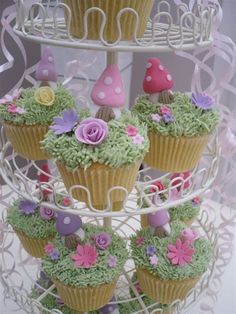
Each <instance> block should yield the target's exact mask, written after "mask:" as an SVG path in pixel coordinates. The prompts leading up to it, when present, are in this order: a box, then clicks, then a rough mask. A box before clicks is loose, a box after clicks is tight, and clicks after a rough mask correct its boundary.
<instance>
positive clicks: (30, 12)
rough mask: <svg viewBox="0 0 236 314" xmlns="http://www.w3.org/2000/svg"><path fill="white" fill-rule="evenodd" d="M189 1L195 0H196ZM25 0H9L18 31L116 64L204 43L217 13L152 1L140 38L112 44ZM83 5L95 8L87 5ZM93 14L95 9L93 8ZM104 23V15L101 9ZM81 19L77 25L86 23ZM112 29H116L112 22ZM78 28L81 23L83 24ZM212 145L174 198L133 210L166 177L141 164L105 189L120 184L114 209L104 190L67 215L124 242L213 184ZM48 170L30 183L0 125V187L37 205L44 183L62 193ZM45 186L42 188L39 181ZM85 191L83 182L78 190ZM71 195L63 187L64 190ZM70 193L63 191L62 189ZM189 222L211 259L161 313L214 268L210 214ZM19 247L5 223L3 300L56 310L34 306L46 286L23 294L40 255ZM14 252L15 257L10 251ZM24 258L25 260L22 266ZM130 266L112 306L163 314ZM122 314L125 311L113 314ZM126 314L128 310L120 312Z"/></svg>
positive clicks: (175, 309)
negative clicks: (97, 199)
mask: <svg viewBox="0 0 236 314" xmlns="http://www.w3.org/2000/svg"><path fill="white" fill-rule="evenodd" d="M196 2H197V1H196ZM27 3H28V1H24V0H18V1H17V19H16V25H15V27H14V30H15V32H16V33H17V35H18V36H20V37H23V38H26V39H29V40H32V41H35V42H39V43H43V44H49V45H57V46H61V47H63V48H66V47H71V48H78V49H92V50H103V51H106V53H107V64H111V63H116V62H117V60H118V52H120V51H129V52H155V53H157V52H163V51H175V50H189V49H194V48H198V47H207V46H209V45H211V43H212V41H213V38H212V32H213V25H214V17H215V14H216V12H217V7H204V6H201V5H196V6H194V8H193V10H192V11H189V8H188V6H187V5H179V6H176V5H175V4H173V1H157V3H156V4H155V5H156V13H155V15H154V16H153V18H152V20H151V19H150V20H149V22H148V27H147V30H146V32H145V33H144V35H143V37H142V38H137V36H136V32H134V35H133V40H132V41H128V42H127V41H126V42H125V41H121V40H120V39H121V34H120V36H119V38H118V39H117V41H116V42H112V43H111V42H107V41H106V40H105V39H104V38H103V36H102V32H101V33H100V35H101V36H100V40H97V41H91V40H87V39H86V37H87V34H86V31H85V34H84V37H83V38H81V39H78V38H74V37H73V36H72V35H71V34H70V28H69V27H68V26H67V25H66V23H65V19H64V17H63V12H67V15H68V16H69V17H70V16H71V11H70V9H69V7H67V6H66V5H65V4H62V3H60V1H50V0H49V1H42V3H41V2H40V3H35V4H33V5H32V4H31V5H30V6H29V5H28V4H27ZM91 10H95V9H94V8H93V9H91ZM100 11H101V10H100ZM126 11H129V12H132V14H134V15H135V18H136V22H137V23H138V21H139V16H138V14H137V13H136V12H135V11H134V10H132V9H127V8H126V9H123V11H122V12H120V14H124V13H125V12H126ZM101 14H102V16H103V18H104V21H105V19H106V16H105V14H104V12H101ZM86 16H87V14H86V15H85V20H84V23H85V25H86ZM117 21H118V22H117V23H118V28H119V29H120V27H119V19H118V20H117ZM85 29H86V28H85ZM219 156H220V149H219V145H218V142H217V137H216V136H215V138H214V139H213V140H212V142H211V143H210V144H209V146H208V148H207V150H206V152H205V154H204V156H203V158H202V160H201V161H200V163H199V164H198V165H197V167H196V168H195V169H194V170H193V171H192V173H191V177H190V178H188V180H189V181H190V187H189V189H188V190H184V189H183V186H184V183H185V180H186V179H183V178H182V177H181V178H179V180H180V181H181V186H182V188H181V197H180V198H179V199H178V200H176V199H172V198H171V197H169V198H168V199H167V201H165V203H162V204H160V206H159V207H158V206H155V207H154V206H153V205H152V204H151V203H150V202H149V203H150V207H148V208H140V205H138V204H139V202H138V201H139V200H140V197H143V198H146V201H147V202H148V201H149V197H150V196H151V194H145V193H144V189H146V188H147V187H150V186H151V185H152V184H153V182H155V181H157V180H162V179H164V178H166V177H168V176H169V174H164V175H163V176H160V175H159V176H157V175H153V171H152V169H150V168H147V167H144V169H143V170H141V171H140V172H139V176H138V178H137V182H136V185H135V188H134V190H133V191H132V193H131V194H129V195H128V193H127V191H125V190H124V188H122V187H118V186H116V187H113V188H112V189H111V190H110V191H109V192H111V191H112V190H114V189H122V190H123V191H124V193H126V195H127V197H126V199H125V201H124V204H123V209H122V210H121V211H115V212H114V211H111V210H110V208H109V192H108V195H107V199H108V207H107V209H105V210H96V209H95V208H92V205H91V206H90V207H91V208H90V209H88V207H86V205H85V204H83V203H80V202H78V201H75V200H73V199H72V197H71V195H70V197H71V201H72V205H71V207H70V209H68V210H69V211H70V212H71V213H73V214H79V215H80V216H81V217H82V219H83V220H84V222H87V221H92V222H94V223H97V224H101V225H102V224H103V225H105V226H111V227H112V228H113V229H114V230H115V231H116V232H117V233H118V234H119V235H121V236H122V237H123V238H125V239H126V240H127V245H129V241H128V239H129V236H130V235H131V234H132V233H134V232H135V230H137V229H138V228H140V215H143V214H148V213H151V212H154V211H157V210H158V208H170V207H174V206H177V205H179V204H181V203H183V202H186V201H188V200H191V199H193V198H194V197H195V196H199V195H200V194H202V193H203V192H205V191H206V190H207V189H209V187H210V186H211V185H212V183H213V182H214V179H215V178H216V175H217V171H218V167H219ZM49 165H50V168H51V173H52V175H51V178H50V181H49V182H48V183H47V184H43V185H42V186H40V185H38V183H37V182H36V181H35V180H32V179H31V177H30V176H29V174H30V173H32V170H33V171H42V170H41V169H40V168H39V167H38V165H37V164H36V163H35V162H34V161H31V160H27V161H25V164H24V165H23V166H22V163H21V166H20V163H19V156H18V155H17V153H15V152H14V151H13V152H11V144H10V143H9V142H8V141H7V139H6V137H5V134H4V130H1V141H0V175H1V176H2V177H3V179H4V180H5V182H6V183H7V185H8V186H9V187H10V188H11V189H12V190H13V191H14V192H15V193H17V194H19V195H20V196H21V197H23V198H25V199H28V200H33V201H36V202H41V196H42V193H41V191H42V189H45V188H48V189H50V190H52V192H53V195H54V196H55V195H56V193H60V194H63V193H65V188H64V185H63V182H62V180H61V178H60V177H59V176H58V173H57V171H56V168H55V167H54V166H53V163H52V162H51V161H50V162H49ZM171 183H173V182H170V185H169V187H168V188H167V192H168V194H169V196H170V195H171V187H172V184H171ZM45 185H46V186H45ZM78 188H82V189H84V190H86V191H87V193H88V195H90V191H88V190H87V189H86V188H85V187H78ZM70 192H71V191H70ZM69 194H70V193H69ZM42 206H47V207H49V208H52V209H54V210H62V208H61V207H60V205H59V204H57V203H56V197H55V203H54V204H52V203H46V202H42ZM196 227H198V228H199V230H200V232H201V233H202V234H205V236H206V237H207V238H208V239H209V240H210V241H211V243H212V246H213V247H214V252H215V253H214V260H213V262H212V263H211V265H209V269H208V271H207V272H206V273H205V274H204V275H203V277H202V278H201V280H200V282H199V283H198V284H197V286H196V287H195V288H194V289H193V290H192V291H190V293H189V295H188V297H187V298H186V299H185V300H182V301H180V300H176V301H175V302H173V304H171V305H169V308H168V309H165V313H184V312H187V311H189V309H190V308H191V307H192V306H193V305H194V304H195V303H196V302H197V301H198V300H199V298H200V297H201V296H203V295H204V294H205V293H206V291H207V290H208V289H209V285H210V283H211V280H212V277H213V274H214V270H215V265H216V261H217V236H216V232H215V229H214V225H213V224H212V223H211V219H210V216H209V214H208V212H207V211H205V210H203V211H202V212H201V214H200V217H199V219H198V221H197V222H196ZM19 247H20V244H19V242H18V240H17V237H16V236H15V234H14V232H13V230H12V229H11V228H6V230H5V231H4V235H3V245H2V250H1V259H2V268H1V274H2V282H3V285H4V289H5V297H6V298H11V299H13V300H14V301H15V302H16V303H17V304H18V306H19V307H20V308H21V309H23V310H24V311H25V312H26V313H61V312H60V311H59V310H48V309H46V308H44V307H43V306H42V304H41V303H40V301H41V300H43V298H45V297H46V296H47V295H48V294H53V292H52V291H53V289H54V286H51V287H49V288H48V289H44V288H42V293H41V295H40V296H39V297H38V299H31V298H30V297H29V295H30V292H31V289H32V287H34V285H35V282H36V280H37V276H38V274H39V269H40V260H33V259H32V261H33V262H29V260H30V259H29V257H28V256H27V254H26V253H25V252H24V250H23V249H22V248H21V247H20V248H19ZM16 251H19V252H20V254H19V256H16V255H15V252H16ZM27 261H28V264H27ZM134 270H135V269H134V264H133V261H132V260H131V259H129V260H128V262H127V263H126V265H125V267H124V269H123V273H122V274H121V276H120V279H119V282H118V285H117V289H116V297H117V300H118V301H117V302H118V303H125V302H131V301H137V302H139V304H140V310H139V311H136V312H133V313H145V314H147V313H164V311H163V310H162V309H156V304H154V305H151V306H146V305H145V304H144V302H143V301H142V298H141V296H140V295H139V293H138V291H137V290H136V288H135V283H134V282H132V280H131V278H132V276H133V273H134ZM130 290H132V291H133V295H134V296H133V297H131V296H130ZM121 314H126V313H121ZM127 314H131V313H127Z"/></svg>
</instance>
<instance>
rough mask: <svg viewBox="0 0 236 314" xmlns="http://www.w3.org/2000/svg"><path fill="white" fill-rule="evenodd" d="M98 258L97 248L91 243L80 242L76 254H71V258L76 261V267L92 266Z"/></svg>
mask: <svg viewBox="0 0 236 314" xmlns="http://www.w3.org/2000/svg"><path fill="white" fill-rule="evenodd" d="M97 258H98V253H97V251H96V248H95V247H94V246H92V245H90V244H89V243H87V244H85V245H84V246H82V245H80V244H78V246H77V249H76V254H74V255H71V259H72V260H73V261H74V265H75V266H76V267H78V268H79V267H83V268H91V267H92V266H93V265H94V264H95V263H96V262H97Z"/></svg>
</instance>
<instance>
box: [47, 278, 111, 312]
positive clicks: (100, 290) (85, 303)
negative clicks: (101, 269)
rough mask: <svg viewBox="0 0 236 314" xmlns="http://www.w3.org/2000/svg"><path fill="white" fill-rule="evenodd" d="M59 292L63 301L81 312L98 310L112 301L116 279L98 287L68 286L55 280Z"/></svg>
mask: <svg viewBox="0 0 236 314" xmlns="http://www.w3.org/2000/svg"><path fill="white" fill-rule="evenodd" d="M53 282H54V284H55V286H56V288H57V292H58V294H59V296H60V297H61V299H62V300H63V302H64V303H65V304H66V305H67V306H68V307H69V308H71V309H73V310H77V311H80V312H83V313H84V312H88V311H93V310H97V309H99V308H101V307H103V306H104V305H106V304H107V303H109V302H110V300H111V298H112V296H113V294H114V290H115V286H116V280H115V281H113V282H111V283H108V284H107V283H106V284H102V285H99V286H97V287H84V288H79V287H73V286H67V285H65V284H63V283H62V282H60V281H58V280H53Z"/></svg>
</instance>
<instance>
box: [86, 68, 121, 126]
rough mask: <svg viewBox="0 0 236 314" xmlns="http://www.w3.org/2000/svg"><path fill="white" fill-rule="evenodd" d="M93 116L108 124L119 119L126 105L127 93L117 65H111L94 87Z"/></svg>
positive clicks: (92, 96) (92, 95)
mask: <svg viewBox="0 0 236 314" xmlns="http://www.w3.org/2000/svg"><path fill="white" fill-rule="evenodd" d="M91 98H92V100H93V102H94V105H92V106H91V109H92V115H93V116H95V117H96V118H99V119H102V120H104V121H106V122H108V121H110V120H111V119H114V118H119V117H120V115H121V109H122V108H123V107H124V105H125V91H124V86H123V82H122V78H121V73H120V71H119V68H118V67H117V65H116V64H111V65H109V66H108V67H107V68H106V69H105V71H104V72H103V73H102V75H101V76H100V78H99V79H98V81H97V82H96V84H95V85H94V87H93V90H92V93H91Z"/></svg>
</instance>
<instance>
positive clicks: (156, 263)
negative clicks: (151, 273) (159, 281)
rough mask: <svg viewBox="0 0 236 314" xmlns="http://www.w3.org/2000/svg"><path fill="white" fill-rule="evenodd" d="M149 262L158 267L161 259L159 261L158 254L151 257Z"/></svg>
mask: <svg viewBox="0 0 236 314" xmlns="http://www.w3.org/2000/svg"><path fill="white" fill-rule="evenodd" d="M149 261H150V264H151V265H153V266H156V265H158V263H159V259H158V257H157V256H156V254H154V255H152V256H150V257H149Z"/></svg>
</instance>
